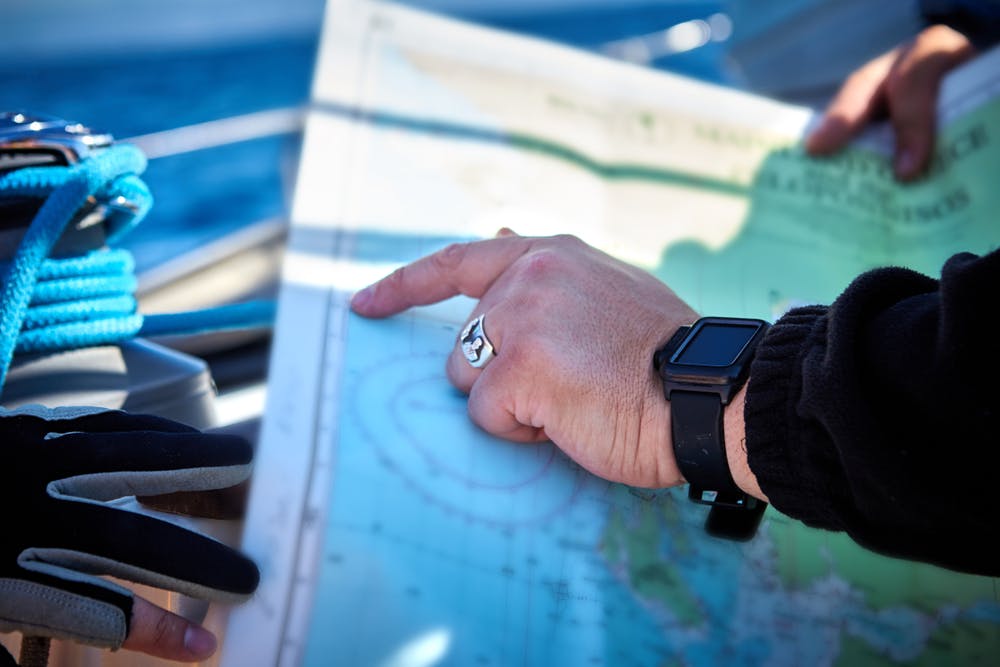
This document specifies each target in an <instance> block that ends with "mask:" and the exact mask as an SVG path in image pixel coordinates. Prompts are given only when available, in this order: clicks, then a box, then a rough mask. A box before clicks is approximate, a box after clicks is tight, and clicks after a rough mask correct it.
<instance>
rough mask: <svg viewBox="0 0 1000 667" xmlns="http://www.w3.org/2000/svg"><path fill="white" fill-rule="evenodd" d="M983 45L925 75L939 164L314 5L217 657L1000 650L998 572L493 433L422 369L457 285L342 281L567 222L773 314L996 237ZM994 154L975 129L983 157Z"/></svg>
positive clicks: (565, 659)
mask: <svg viewBox="0 0 1000 667" xmlns="http://www.w3.org/2000/svg"><path fill="white" fill-rule="evenodd" d="M998 60H1000V52H994V53H993V54H990V55H988V56H986V57H984V58H982V59H980V60H979V61H977V62H976V63H973V66H972V67H971V68H968V69H966V70H964V71H963V72H962V73H960V74H959V75H957V76H953V77H952V78H951V79H949V81H948V82H947V84H946V86H945V91H944V94H943V99H944V105H943V106H942V110H941V114H940V116H941V118H942V123H943V132H942V135H941V143H940V155H939V161H938V163H939V165H940V166H939V168H938V172H936V173H935V174H934V176H933V177H932V178H931V179H929V180H928V181H926V182H924V183H923V184H921V185H917V186H913V187H908V188H902V187H900V186H898V185H897V184H895V182H894V181H893V180H892V177H891V174H890V173H889V170H888V168H887V167H886V164H887V162H886V159H885V156H884V137H882V138H881V139H880V137H879V135H878V133H876V134H875V135H873V136H871V137H869V138H868V139H866V140H865V142H863V143H862V144H860V145H859V146H858V147H857V148H855V149H854V150H852V151H849V152H847V153H846V154H845V155H843V156H842V157H840V158H837V159H834V160H827V161H823V162H816V161H812V160H808V159H806V158H805V157H804V156H803V155H802V152H801V149H800V148H799V147H798V143H797V142H798V138H799V137H800V136H801V132H802V129H803V127H804V126H805V125H806V124H807V123H808V122H809V119H810V115H809V113H808V112H807V111H806V110H803V109H796V108H791V107H787V106H783V105H779V104H776V103H774V102H771V101H767V100H762V99H759V98H754V97H752V96H749V95H745V94H741V93H737V92H734V91H729V90H723V89H720V88H715V87H711V86H706V85H702V84H697V83H693V82H691V81H687V80H684V79H681V78H678V77H672V76H667V75H664V74H658V73H654V72H649V71H644V70H639V69H637V68H632V67H628V66H623V65H619V64H615V63H611V62H608V61H605V60H602V59H600V58H596V57H593V56H588V55H584V54H580V53H578V52H574V51H571V50H568V49H563V48H560V47H556V46H552V45H549V44H544V43H540V42H536V41H532V40H526V39H522V38H517V37H513V36H509V35H504V34H501V33H497V32H493V31H489V30H484V29H481V28H475V27H471V26H466V25H462V24H458V23H455V22H452V21H447V20H444V19H440V18H436V17H432V16H428V15H424V14H420V13H418V12H414V11H412V10H407V9H403V8H400V7H394V6H391V5H383V4H379V3H372V2H363V1H361V0H342V1H337V2H332V3H331V4H330V8H329V12H328V19H327V24H326V26H325V32H324V39H323V44H322V48H321V53H320V58H319V68H318V72H317V76H316V84H315V90H314V105H313V110H312V111H311V113H310V117H309V121H308V125H307V131H306V139H305V146H304V152H303V157H302V166H301V170H300V174H299V181H298V185H297V192H296V198H295V209H294V211H293V225H292V229H291V236H290V241H289V250H288V255H287V257H286V263H285V273H284V282H283V288H282V296H281V306H280V312H279V319H278V325H277V331H276V337H275V342H274V352H273V360H272V366H271V373H270V376H269V387H268V392H269V393H268V408H267V415H266V419H265V423H264V428H263V433H262V439H261V443H260V449H259V451H258V455H257V463H256V471H255V473H254V479H253V489H252V496H251V502H250V509H249V514H248V519H247V525H246V536H245V548H246V550H247V551H248V552H249V553H250V554H251V555H252V556H253V557H254V558H255V559H256V560H257V561H258V562H259V563H260V565H261V571H262V583H261V588H260V591H259V593H258V594H257V596H256V597H255V599H254V600H253V601H252V602H251V603H250V604H248V605H247V606H245V607H242V608H240V609H238V610H236V611H235V613H234V615H233V618H232V622H231V623H230V626H229V629H228V634H227V638H226V641H225V644H224V651H225V654H224V664H226V665H234V666H235V665H240V666H242V665H247V664H282V665H328V664H339V665H352V666H363V665H460V666H468V665H473V666H475V665H483V666H507V665H664V664H685V665H687V664H693V665H719V664H726V665H761V664H764V665H804V664H808V665H835V664H842V665H865V664H885V663H886V662H917V663H920V662H924V663H926V664H936V663H938V662H940V661H942V660H945V659H947V660H948V661H955V662H961V663H963V664H989V663H990V661H995V657H996V656H997V655H1000V631H998V630H1000V601H998V597H997V585H996V581H995V580H993V579H988V578H983V577H972V576H964V575H958V574H954V573H950V572H947V571H945V570H942V569H940V568H935V567H932V566H928V565H919V564H914V563H908V562H904V561H899V560H893V559H888V558H883V557H880V556H876V555H874V554H871V553H869V552H867V551H865V550H863V549H861V548H860V547H858V546H857V545H855V544H853V543H852V542H851V541H850V540H849V539H847V538H846V537H844V536H842V535H837V534H830V533H825V532H818V531H813V530H808V529H806V528H804V527H802V526H801V525H799V524H797V523H796V522H793V521H790V520H788V519H787V518H785V517H783V516H782V515H780V514H778V513H777V512H775V511H773V510H769V511H768V513H767V514H766V515H765V519H764V523H763V525H762V527H761V530H760V532H759V535H758V536H757V537H756V538H755V539H754V540H752V541H751V542H749V543H747V544H742V545H737V544H733V543H729V542H725V541H720V540H715V539H712V538H708V537H707V536H706V535H705V534H704V531H703V528H702V524H703V521H704V517H705V514H704V511H703V509H702V508H700V507H698V506H695V505H692V504H691V503H688V502H687V501H686V499H685V494H684V490H683V489H681V490H655V491H653V490H643V489H631V488H628V487H624V486H621V485H615V484H609V483H607V482H604V481H602V480H600V479H598V478H596V477H594V476H592V475H590V474H588V473H586V472H585V471H583V470H581V469H580V468H578V467H577V466H576V465H574V464H573V463H572V462H571V461H569V460H568V459H567V458H566V457H564V456H563V455H562V454H561V453H560V452H559V451H558V450H556V449H555V448H554V447H552V446H551V445H539V446H526V445H520V444H514V443H508V442H503V441H500V440H497V439H495V438H492V437H489V436H487V435H485V434H484V433H482V432H481V431H479V430H478V429H476V428H475V427H473V426H472V425H471V423H470V422H469V420H468V418H467V416H466V408H465V399H464V397H463V396H462V395H461V394H459V393H458V392H456V390H454V389H453V388H451V387H450V385H449V384H448V382H447V380H446V378H445V376H444V362H445V358H446V356H447V354H448V353H449V352H450V350H451V349H452V347H453V346H454V345H455V339H456V336H457V334H458V331H459V328H460V327H461V326H462V324H463V323H464V322H465V321H466V320H467V318H468V317H469V315H470V311H471V309H472V307H473V304H472V303H471V302H469V301H468V300H463V299H455V300H452V301H449V302H446V303H445V304H441V305H440V306H436V307H431V308H426V309H419V310H417V311H415V312H411V313H407V314H405V315H402V316H399V317H395V318H390V319H387V320H380V321H366V320H363V319H360V318H357V317H355V316H353V315H351V314H350V313H349V310H348V308H347V299H348V297H349V295H350V293H351V292H352V291H353V290H355V289H357V288H359V287H361V286H363V285H364V284H367V283H368V282H370V281H371V280H374V279H376V278H378V277H381V276H382V275H384V274H385V273H387V272H388V271H390V270H391V269H392V268H394V267H396V266H398V265H400V264H401V263H404V262H407V261H410V260H413V259H415V258H417V257H419V256H421V255H424V254H426V253H428V252H431V251H433V250H436V249H438V248H440V247H441V246H443V245H444V244H446V243H448V242H450V241H452V240H456V239H469V238H477V237H484V236H489V235H492V234H493V233H494V232H495V231H496V230H497V229H498V228H499V227H500V226H503V225H507V226H510V227H512V228H514V229H515V230H517V231H518V232H520V233H522V234H548V233H561V232H570V233H574V234H577V235H579V236H581V237H583V238H584V239H585V240H587V241H589V242H591V243H593V244H595V245H598V246H600V247H602V248H604V249H606V250H608V251H609V252H612V253H614V254H616V255H618V256H620V257H622V258H624V259H626V260H628V261H632V262H634V263H637V264H639V265H641V266H643V267H645V268H647V269H648V270H650V271H652V272H654V273H655V274H656V275H658V276H659V277H661V278H663V279H664V280H665V281H666V282H668V283H669V284H670V285H671V286H672V287H673V288H674V289H675V290H676V291H677V292H678V293H679V294H680V295H681V296H682V297H683V298H685V299H686V300H688V301H689V302H690V303H691V304H692V305H693V306H694V307H695V308H696V309H697V310H699V311H701V312H712V313H723V314H726V315H746V316H755V317H765V318H768V319H773V318H775V317H777V316H780V314H781V313H782V312H783V311H784V310H786V309H787V308H788V307H790V306H792V305H795V304H797V303H802V302H816V301H821V302H825V301H828V300H829V299H831V298H833V297H834V296H835V295H836V294H837V293H838V292H839V291H840V290H841V289H843V287H844V286H845V285H846V283H847V281H849V280H850V279H851V277H853V276H854V275H856V274H857V273H858V272H859V271H862V270H864V269H866V268H868V267H870V266H875V265H879V264H884V263H887V262H892V263H906V264H909V265H911V266H914V267H916V268H919V269H921V270H924V271H929V272H936V271H937V268H938V267H939V266H940V262H941V260H942V259H943V258H944V257H947V256H948V255H949V254H951V253H952V252H954V251H956V250H959V249H969V250H974V251H976V250H978V251H984V250H987V249H989V248H991V247H995V246H996V244H997V232H996V229H997V227H996V217H995V216H996V211H997V210H1000V191H998V189H997V188H996V187H995V185H994V184H993V183H992V182H991V181H990V178H989V175H993V174H996V173H998V172H1000V153H998V151H996V149H995V147H996V142H997V137H998V136H1000V104H998V102H997V100H998V98H1000V94H998V89H1000V67H998V66H997V61H998ZM988 146H992V150H986V147H988Z"/></svg>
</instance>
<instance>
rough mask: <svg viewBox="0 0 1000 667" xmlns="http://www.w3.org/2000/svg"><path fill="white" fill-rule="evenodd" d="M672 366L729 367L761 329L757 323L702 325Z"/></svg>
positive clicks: (672, 361)
mask: <svg viewBox="0 0 1000 667" xmlns="http://www.w3.org/2000/svg"><path fill="white" fill-rule="evenodd" d="M700 324H701V326H698V327H697V328H696V329H695V330H694V331H693V332H692V333H691V335H690V336H689V337H688V339H687V341H685V344H684V346H683V347H681V349H679V350H678V351H677V353H676V354H675V355H674V358H673V359H671V363H674V364H680V365H684V366H715V367H721V368H725V367H727V366H732V365H733V364H734V363H736V360H737V359H739V358H740V354H741V353H742V352H743V350H744V348H746V346H747V343H749V342H750V341H751V340H753V337H754V336H755V335H756V334H757V332H758V331H759V330H760V328H761V324H759V323H756V322H745V321H743V322H733V323H721V322H711V321H709V322H702V323H700Z"/></svg>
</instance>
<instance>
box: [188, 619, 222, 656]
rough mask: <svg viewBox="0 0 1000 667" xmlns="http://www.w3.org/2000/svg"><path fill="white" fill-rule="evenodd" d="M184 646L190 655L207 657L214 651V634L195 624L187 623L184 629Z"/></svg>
mask: <svg viewBox="0 0 1000 667" xmlns="http://www.w3.org/2000/svg"><path fill="white" fill-rule="evenodd" d="M184 648H186V649H187V650H188V651H189V652H190V653H191V654H192V655H196V656H201V657H208V656H210V655H212V654H213V653H215V635H213V634H212V633H211V632H209V631H208V630H206V629H204V628H201V627H198V626H197V625H189V626H188V628H187V630H185V631H184Z"/></svg>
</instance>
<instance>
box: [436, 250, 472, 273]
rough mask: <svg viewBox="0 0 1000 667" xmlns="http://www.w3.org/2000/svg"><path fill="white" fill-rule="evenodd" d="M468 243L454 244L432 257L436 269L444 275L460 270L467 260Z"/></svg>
mask: <svg viewBox="0 0 1000 667" xmlns="http://www.w3.org/2000/svg"><path fill="white" fill-rule="evenodd" d="M468 249H469V244H468V243H452V244H449V245H447V246H445V247H444V248H442V249H441V250H440V251H438V252H436V253H434V254H433V255H431V263H432V264H433V265H434V268H435V269H437V270H438V271H441V272H443V273H449V272H451V271H454V270H455V269H456V268H458V267H459V266H460V265H461V264H462V262H463V261H464V260H465V255H466V253H467V252H468Z"/></svg>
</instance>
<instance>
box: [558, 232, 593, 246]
mask: <svg viewBox="0 0 1000 667" xmlns="http://www.w3.org/2000/svg"><path fill="white" fill-rule="evenodd" d="M552 239H553V240H554V241H555V242H556V243H558V244H559V245H562V246H566V247H568V248H579V247H580V246H583V245H586V244H585V243H584V242H583V240H582V239H581V238H580V237H579V236H576V235H575V234H557V235H555V236H553V237H552Z"/></svg>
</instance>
